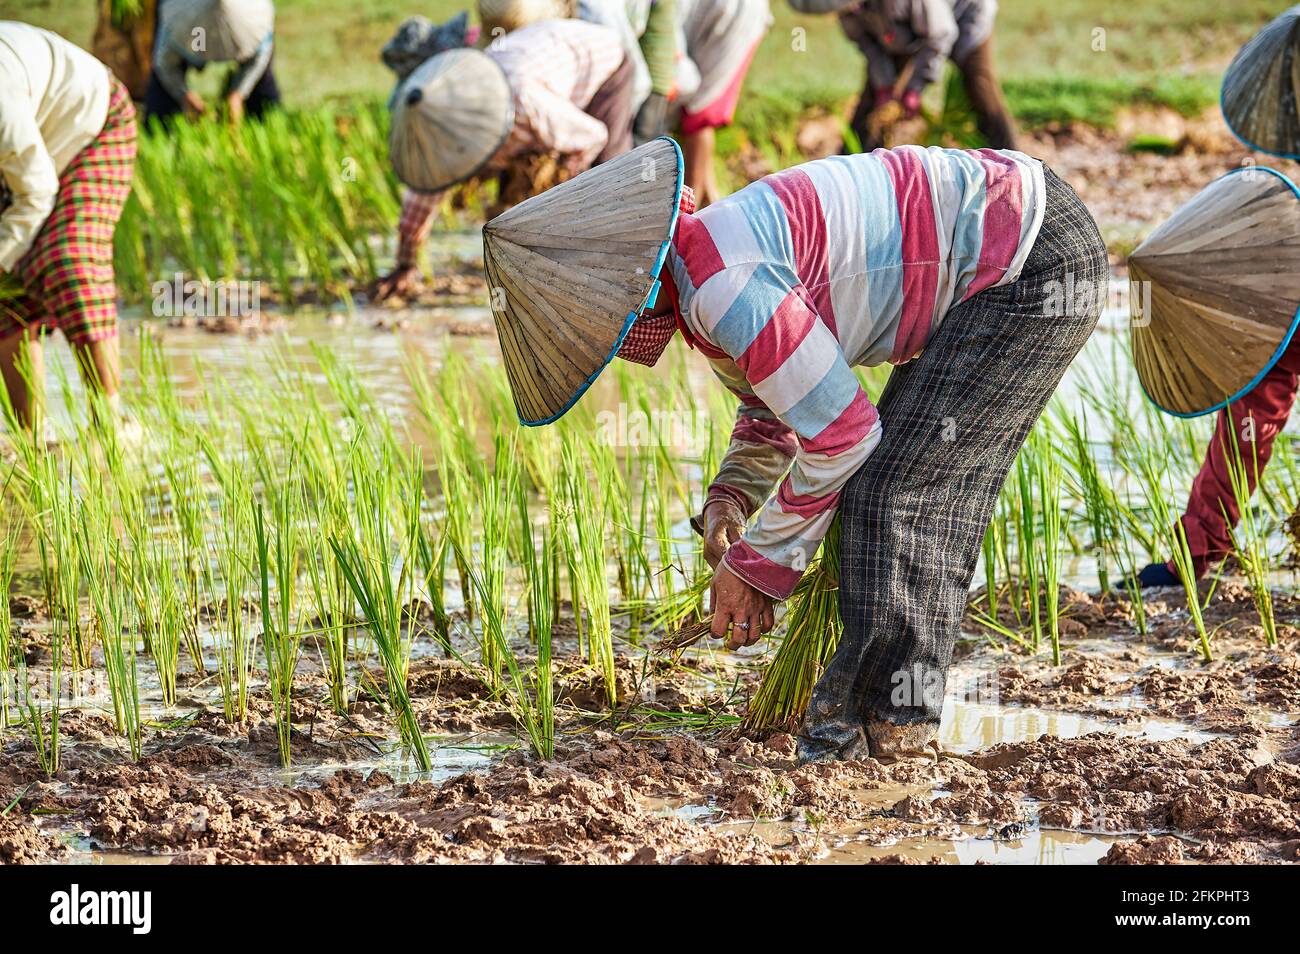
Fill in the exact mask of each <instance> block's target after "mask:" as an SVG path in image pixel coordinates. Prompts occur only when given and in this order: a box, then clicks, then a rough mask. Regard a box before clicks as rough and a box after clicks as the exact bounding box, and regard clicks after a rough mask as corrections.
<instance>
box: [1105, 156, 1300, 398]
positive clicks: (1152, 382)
mask: <svg viewBox="0 0 1300 954" xmlns="http://www.w3.org/2000/svg"><path fill="white" fill-rule="evenodd" d="M1128 265H1129V283H1130V284H1129V302H1130V305H1129V307H1130V311H1131V313H1132V319H1133V320H1132V343H1133V361H1134V363H1135V364H1136V365H1137V372H1138V377H1139V378H1140V379H1141V381H1142V387H1143V389H1144V390H1145V391H1146V393H1147V396H1148V397H1149V398H1150V399H1151V401H1152V403H1154V404H1155V405H1156V406H1157V407H1159V408H1160V409H1161V410H1163V411H1167V412H1169V413H1170V414H1176V415H1178V416H1180V417H1195V416H1197V415H1200V414H1208V413H1209V412H1210V411H1215V410H1218V409H1219V408H1221V407H1223V406H1224V405H1226V404H1228V403H1229V402H1231V401H1235V400H1236V399H1237V398H1239V397H1240V396H1241V395H1243V394H1245V393H1246V392H1247V391H1249V390H1250V389H1251V388H1253V387H1254V386H1255V385H1256V384H1258V383H1259V380H1260V378H1262V377H1263V376H1264V374H1265V373H1266V372H1267V371H1268V370H1269V369H1270V368H1271V367H1273V365H1274V364H1275V363H1277V360H1278V359H1279V358H1280V357H1281V356H1282V353H1283V352H1284V351H1285V350H1286V347H1287V345H1288V344H1289V343H1290V341H1291V336H1292V334H1293V333H1294V332H1295V328H1296V324H1297V321H1298V320H1300V316H1298V315H1297V310H1296V309H1297V305H1300V192H1297V190H1296V187H1295V185H1294V183H1292V182H1291V180H1290V179H1288V178H1287V177H1286V176H1284V175H1282V174H1281V173H1279V172H1274V171H1273V170H1272V169H1265V168H1261V167H1247V168H1243V169H1237V170H1234V171H1232V172H1230V173H1228V174H1227V175H1225V176H1223V177H1221V178H1219V179H1216V180H1215V181H1214V182H1212V183H1210V184H1209V185H1208V186H1206V187H1205V188H1204V189H1202V190H1201V191H1200V192H1199V193H1197V194H1196V195H1195V196H1193V197H1192V198H1191V199H1190V200H1189V201H1188V202H1186V203H1185V204H1184V205H1183V206H1182V207H1181V208H1179V209H1178V211H1177V212H1175V213H1174V214H1173V216H1172V217H1171V218H1170V219H1169V220H1168V221H1167V222H1165V223H1164V224H1163V225H1162V226H1160V228H1158V229H1156V231H1155V232H1154V233H1152V235H1151V237H1150V238H1148V239H1147V240H1146V241H1145V242H1143V243H1142V244H1141V245H1139V246H1138V247H1137V249H1136V250H1135V251H1134V252H1133V254H1132V255H1131V256H1129V260H1128Z"/></svg>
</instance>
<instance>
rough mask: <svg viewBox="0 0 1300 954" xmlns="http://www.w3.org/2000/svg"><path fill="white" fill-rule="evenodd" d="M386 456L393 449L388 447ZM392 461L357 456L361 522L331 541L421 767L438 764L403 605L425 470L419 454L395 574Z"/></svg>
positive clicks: (409, 481)
mask: <svg viewBox="0 0 1300 954" xmlns="http://www.w3.org/2000/svg"><path fill="white" fill-rule="evenodd" d="M382 453H383V454H384V455H386V454H387V451H384V452H382ZM391 467H392V464H391V461H389V460H388V459H387V458H386V456H385V457H384V458H383V459H382V460H381V463H380V466H379V472H378V473H376V471H375V470H374V468H373V467H368V466H366V464H365V462H364V461H362V460H361V459H360V458H359V457H357V458H355V459H354V467H353V486H354V488H355V493H356V518H357V519H356V524H355V526H354V528H353V529H354V532H353V533H351V534H348V535H347V536H345V537H342V538H334V539H331V540H330V548H331V549H332V550H333V551H334V556H335V559H336V560H337V561H338V564H339V567H340V569H341V570H342V572H343V575H344V577H345V578H346V580H347V582H348V586H349V587H350V588H351V590H352V594H353V596H354V597H355V598H356V601H357V603H358V604H359V605H360V607H361V615H362V616H363V617H364V618H365V620H366V625H367V627H368V628H369V630H370V635H371V637H372V638H373V639H374V642H375V646H376V647H377V648H378V651H379V658H380V661H381V662H382V663H383V667H384V677H385V682H386V691H383V692H381V693H380V694H381V695H382V697H383V698H384V699H385V700H386V702H387V705H388V708H389V711H390V712H391V713H392V714H393V717H394V719H395V721H396V722H397V728H398V733H399V736H400V737H401V741H402V745H403V746H404V748H405V749H406V750H407V751H408V752H409V753H410V754H411V755H412V757H413V758H414V759H415V762H416V764H417V765H418V766H419V768H420V770H421V771H428V770H429V769H430V768H432V766H433V761H432V759H431V758H430V756H429V749H428V746H427V744H426V742H425V740H424V735H423V733H422V732H421V729H420V723H419V720H418V718H417V717H416V714H415V708H414V706H413V705H412V704H411V697H410V694H409V692H408V690H407V676H408V672H409V667H410V659H411V645H410V640H409V637H408V636H407V635H405V634H404V627H403V625H402V620H403V609H404V607H406V606H407V605H409V602H410V599H409V594H410V576H411V572H412V568H413V565H414V564H413V561H412V560H411V555H412V554H414V553H415V551H416V548H417V546H418V544H417V540H418V538H419V534H420V527H419V509H420V508H419V501H420V499H421V497H422V488H421V486H420V475H421V473H422V468H421V467H420V464H419V456H418V454H417V455H415V456H414V458H413V460H412V462H411V465H410V467H409V468H408V469H407V475H408V476H407V478H406V482H405V485H404V489H403V492H404V494H405V495H406V498H407V506H406V508H405V512H406V519H405V521H404V525H403V526H402V527H401V528H400V537H401V550H400V553H401V554H402V555H403V557H404V558H403V560H402V570H401V574H400V576H399V577H398V578H397V579H394V576H393V572H392V564H393V554H392V547H391V536H392V534H391V530H390V527H389V521H388V517H389V514H391V513H392V512H393V510H392V509H391V508H390V500H389V496H388V495H389V484H390V479H389V477H388V471H390V470H391Z"/></svg>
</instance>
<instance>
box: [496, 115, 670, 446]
mask: <svg viewBox="0 0 1300 954" xmlns="http://www.w3.org/2000/svg"><path fill="white" fill-rule="evenodd" d="M681 194H682V154H681V150H680V149H678V148H677V144H676V143H675V142H673V141H672V140H671V139H667V138H662V139H654V140H651V141H650V142H648V143H646V144H645V145H644V146H639V147H638V148H636V149H633V150H632V151H631V152H625V153H624V154H623V155H621V156H619V157H618V158H616V159H611V160H610V161H609V162H606V163H603V164H601V165H599V166H597V167H596V168H594V169H590V170H588V171H586V172H584V173H582V174H581V175H578V176H575V177H574V178H572V179H570V180H569V181H568V182H564V183H562V184H560V185H557V186H555V187H553V188H551V189H549V190H547V191H546V192H543V193H542V194H541V195H538V196H534V197H533V198H531V199H528V200H527V201H525V202H521V203H520V204H519V205H516V206H515V207H514V208H512V209H510V210H509V211H507V212H504V213H502V214H501V215H498V216H497V217H496V218H495V219H492V221H490V222H488V223H487V224H486V225H485V226H483V269H484V272H485V273H486V275H487V282H488V287H489V289H490V290H491V295H492V300H493V317H494V318H495V320H496V325H497V336H498V338H499V339H500V341H501V354H502V358H503V360H504V362H505V366H506V374H507V376H508V377H509V379H510V390H511V391H512V392H513V393H514V398H515V409H516V410H517V411H518V412H519V420H520V422H521V423H524V424H530V425H531V424H549V423H551V422H552V421H554V420H556V419H557V418H558V417H560V415H562V414H563V413H564V412H565V411H567V410H568V409H569V408H571V407H572V406H573V405H574V404H575V403H576V402H577V400H578V398H580V397H581V396H582V394H583V392H584V391H586V390H587V388H588V387H590V386H591V383H592V382H593V381H595V380H596V377H597V375H599V374H600V372H601V371H602V370H603V369H604V367H605V365H607V364H609V362H610V361H611V360H612V359H613V357H614V354H615V353H616V352H617V351H618V348H619V345H620V344H621V343H622V341H623V338H624V336H625V335H626V334H627V331H628V329H629V328H631V327H632V322H633V321H635V320H636V318H637V317H638V316H639V315H640V314H641V312H642V311H643V310H644V309H645V308H646V307H647V305H648V304H650V303H651V302H653V301H654V299H655V296H656V293H657V291H658V288H659V272H660V270H661V269H662V268H663V263H664V257H665V256H666V255H667V253H668V244H669V242H670V241H671V239H672V235H673V230H674V229H675V228H676V226H677V213H678V205H679V202H680V201H681Z"/></svg>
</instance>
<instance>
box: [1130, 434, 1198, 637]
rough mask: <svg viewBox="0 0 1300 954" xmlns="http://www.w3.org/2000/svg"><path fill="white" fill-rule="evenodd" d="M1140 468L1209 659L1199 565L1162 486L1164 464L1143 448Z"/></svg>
mask: <svg viewBox="0 0 1300 954" xmlns="http://www.w3.org/2000/svg"><path fill="white" fill-rule="evenodd" d="M1138 469H1139V473H1140V474H1141V477H1142V478H1143V481H1144V485H1145V490H1146V497H1147V502H1148V503H1149V504H1150V506H1151V512H1152V515H1153V517H1154V519H1155V521H1156V526H1157V532H1160V530H1161V528H1163V534H1162V535H1163V538H1164V539H1165V541H1166V542H1167V543H1168V545H1169V550H1170V552H1171V553H1172V554H1173V564H1174V569H1175V570H1176V571H1177V573H1178V579H1179V581H1180V582H1181V583H1182V584H1183V590H1184V592H1185V593H1186V595H1187V614H1188V617H1189V618H1190V619H1191V622H1192V625H1193V626H1194V627H1195V629H1196V637H1197V641H1198V644H1199V646H1200V652H1201V658H1202V659H1203V660H1205V661H1206V662H1210V661H1211V660H1212V659H1213V658H1214V656H1213V653H1212V652H1211V651H1210V635H1209V633H1208V632H1207V631H1206V629H1205V616H1204V611H1203V610H1204V607H1203V606H1202V603H1201V597H1200V592H1199V591H1198V589H1197V581H1196V566H1195V563H1194V561H1193V558H1192V550H1191V547H1190V546H1189V544H1188V541H1187V529H1186V528H1185V527H1184V526H1183V522H1182V520H1181V519H1179V515H1178V514H1177V513H1175V512H1174V508H1173V506H1172V505H1171V504H1170V502H1169V497H1168V495H1167V494H1166V492H1165V488H1164V485H1163V475H1164V473H1165V467H1164V466H1163V463H1162V462H1160V461H1157V460H1156V458H1155V456H1154V455H1153V454H1152V453H1151V452H1149V451H1147V450H1143V451H1141V452H1140V456H1139V458H1138ZM1207 599H1208V598H1207Z"/></svg>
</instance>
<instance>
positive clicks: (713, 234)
mask: <svg viewBox="0 0 1300 954" xmlns="http://www.w3.org/2000/svg"><path fill="white" fill-rule="evenodd" d="M1043 196H1044V187H1043V170H1042V164H1041V163H1040V162H1038V160H1035V159H1031V158H1029V157H1028V156H1025V155H1023V154H1021V153H1017V152H1006V151H1003V152H996V151H993V150H989V149H981V150H977V151H961V150H953V149H940V148H937V147H935V148H930V149H923V148H920V147H916V146H904V147H902V148H899V149H893V150H885V149H879V150H876V151H875V152H873V153H870V154H867V155H856V156H835V157H832V158H829V159H821V160H818V161H816V162H809V163H805V164H804V165H801V166H795V167H793V168H791V169H786V170H785V171H783V172H778V173H776V174H774V175H770V176H767V177H766V178H764V179H761V180H759V181H758V182H755V183H753V184H751V185H749V186H747V187H745V188H744V189H742V190H740V191H739V192H737V193H735V194H733V195H732V196H730V197H728V198H727V199H724V200H723V201H721V202H718V203H716V204H714V205H711V206H709V207H708V208H706V209H703V210H702V211H700V212H698V213H696V214H694V215H687V216H683V217H682V218H681V220H680V225H679V227H678V229H677V233H676V237H675V239H674V242H673V248H672V250H671V252H670V254H669V257H668V266H669V269H670V272H671V276H672V279H673V283H674V284H675V285H676V288H677V295H678V306H679V308H680V312H681V316H682V320H683V322H684V324H685V326H686V328H685V331H686V337H687V339H688V341H689V342H690V343H691V344H692V345H693V346H695V347H696V348H698V349H699V350H700V351H701V352H702V353H703V354H704V355H705V356H706V357H707V358H708V359H709V361H710V363H711V364H712V366H713V369H714V372H715V373H716V374H717V376H718V377H719V378H720V379H721V381H722V382H723V384H725V385H726V386H727V387H728V388H729V389H730V390H731V391H732V392H733V393H735V394H736V395H737V396H738V397H739V398H740V407H739V411H738V414H737V420H736V425H735V429H734V430H733V432H732V441H731V446H730V447H729V448H728V451H727V453H726V455H725V456H724V458H723V461H722V465H721V468H720V470H719V473H718V475H717V477H716V479H715V480H714V482H713V484H712V485H711V487H710V489H709V496H708V499H709V500H713V499H717V498H720V497H721V498H727V499H730V500H734V501H735V502H737V503H738V504H739V505H740V506H741V507H742V509H743V510H744V512H745V513H746V514H751V515H752V514H753V513H754V512H755V511H757V510H758V509H759V508H760V507H761V508H762V510H761V512H760V513H759V515H758V517H757V519H756V520H755V521H754V522H753V523H752V524H751V526H750V527H749V529H748V531H747V532H746V533H745V535H744V537H743V538H742V539H741V540H740V541H738V542H737V543H735V544H733V545H732V547H731V548H730V549H729V550H728V551H727V554H726V556H725V558H724V559H725V562H726V564H727V566H728V567H729V568H730V569H731V571H732V572H734V573H735V574H736V575H737V576H739V577H741V578H742V579H744V580H745V581H747V582H748V583H750V584H751V585H753V586H754V587H756V588H757V589H759V590H761V591H763V592H764V593H766V594H768V595H769V596H773V597H776V598H778V599H784V598H786V597H787V596H789V595H790V593H791V592H792V591H793V589H794V587H795V584H796V583H797V582H798V580H799V577H800V575H801V573H802V571H803V569H804V567H805V566H806V564H807V562H808V561H809V560H811V559H812V556H813V554H814V553H815V552H816V550H817V547H818V545H819V544H820V543H821V539H822V537H823V536H824V535H825V533H826V530H827V528H828V527H829V525H830V522H831V519H832V518H833V516H834V514H835V510H836V508H837V507H838V504H839V495H840V489H841V488H842V487H843V486H844V484H845V482H846V481H847V480H848V479H849V477H850V476H851V475H852V474H853V473H854V472H855V471H856V470H857V469H858V468H859V467H861V466H862V463H863V461H865V460H866V459H867V457H868V456H869V455H870V454H871V452H872V450H874V449H875V447H876V446H877V444H879V442H880V439H881V428H880V421H879V417H878V415H877V413H876V409H875V407H874V406H873V405H872V404H871V402H870V401H869V400H868V399H867V395H866V393H865V392H864V391H863V390H862V388H861V386H860V385H859V382H858V378H857V375H856V374H855V373H854V372H853V368H854V366H859V365H861V366H872V365H878V364H882V363H885V362H889V363H892V364H899V363H901V362H904V361H908V360H911V359H912V358H914V357H915V356H916V355H917V354H919V353H920V352H921V350H922V349H923V348H924V347H925V345H926V343H927V342H928V341H929V339H930V337H931V335H932V334H933V333H934V331H935V330H936V329H937V328H938V327H939V325H940V323H941V322H942V321H943V319H944V316H945V314H946V313H947V312H948V309H949V308H950V307H952V306H953V305H954V304H956V303H958V302H961V301H963V300H965V299H967V298H969V297H970V296H972V295H974V294H975V293H977V292H979V291H980V290H982V289H984V288H989V287H991V286H994V285H1002V284H1007V283H1009V282H1012V281H1015V279H1016V278H1017V277H1018V275H1019V274H1020V270H1021V268H1022V266H1023V264H1024V260H1025V257H1026V256H1027V255H1028V254H1029V250H1030V248H1031V247H1032V246H1033V243H1034V240H1035V238H1036V237H1037V235H1038V229H1039V227H1040V225H1041V224H1042V219H1043ZM777 481H780V486H779V487H777V489H776V493H775V494H774V495H773V494H772V488H773V487H774V486H775V485H776V483H777ZM769 496H770V499H769ZM706 503H707V501H706Z"/></svg>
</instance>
